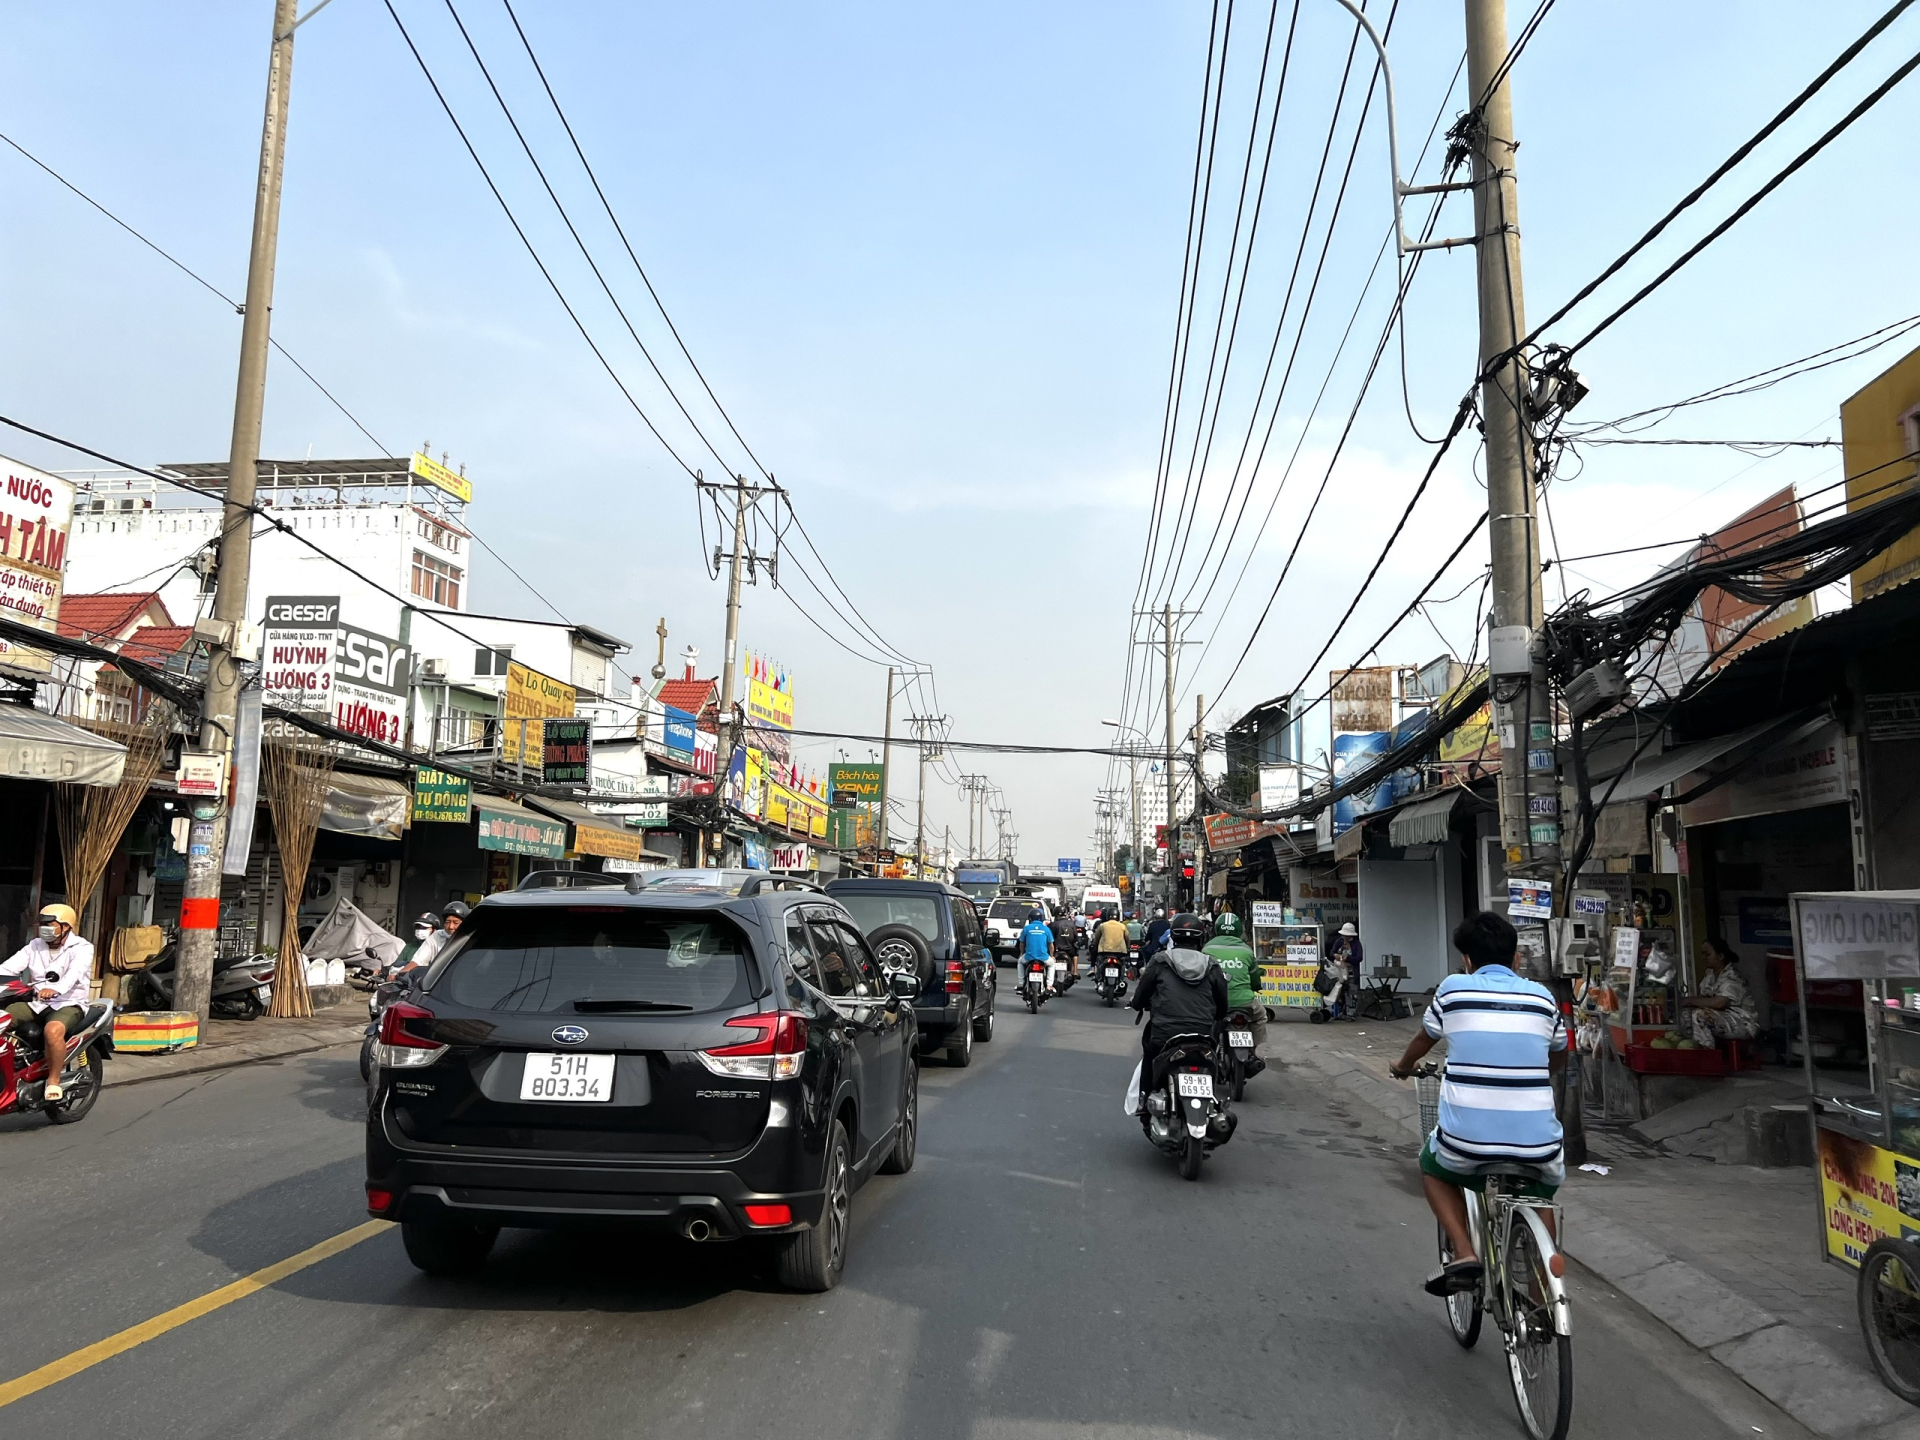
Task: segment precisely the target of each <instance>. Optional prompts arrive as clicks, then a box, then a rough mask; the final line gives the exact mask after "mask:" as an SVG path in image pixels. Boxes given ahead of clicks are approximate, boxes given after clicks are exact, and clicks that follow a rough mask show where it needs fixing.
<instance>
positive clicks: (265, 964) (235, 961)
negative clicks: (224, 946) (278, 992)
mask: <svg viewBox="0 0 1920 1440" xmlns="http://www.w3.org/2000/svg"><path fill="white" fill-rule="evenodd" d="M179 958H180V954H179V947H178V945H177V944H174V943H169V944H168V945H167V946H166V948H165V949H163V950H162V951H161V952H160V953H159V954H158V955H156V956H154V957H153V960H152V961H151V962H150V963H149V964H148V965H147V967H146V969H144V970H136V971H134V972H133V974H131V975H130V976H128V977H127V979H128V981H129V984H128V986H127V997H126V1001H127V1008H128V1009H129V1010H171V1009H173V980H174V971H175V967H176V966H177V964H178V962H179ZM272 1001H273V957H272V956H271V955H230V956H227V957H225V958H224V959H218V960H215V961H214V962H213V1003H212V1007H211V1009H212V1013H213V1014H215V1015H220V1016H224V1017H227V1018H229V1019H235V1020H258V1019H259V1018H260V1017H261V1016H262V1015H264V1014H266V1013H267V1006H268V1005H269V1004H271V1003H272Z"/></svg>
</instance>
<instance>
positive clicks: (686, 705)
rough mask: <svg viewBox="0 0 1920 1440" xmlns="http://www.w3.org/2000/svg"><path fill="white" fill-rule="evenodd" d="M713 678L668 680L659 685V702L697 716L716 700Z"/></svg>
mask: <svg viewBox="0 0 1920 1440" xmlns="http://www.w3.org/2000/svg"><path fill="white" fill-rule="evenodd" d="M716 683H717V682H715V681H713V680H668V681H666V682H664V683H663V684H662V685H661V686H660V702H661V703H662V704H663V705H671V706H672V707H673V708H674V709H676V710H685V711H686V712H687V713H688V714H690V715H694V716H698V715H700V714H702V713H703V712H704V711H705V710H706V708H707V707H708V706H709V705H713V704H715V703H716V701H717V697H716V696H715V694H714V686H715V684H716Z"/></svg>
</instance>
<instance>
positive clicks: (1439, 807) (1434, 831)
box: [1387, 785, 1464, 847]
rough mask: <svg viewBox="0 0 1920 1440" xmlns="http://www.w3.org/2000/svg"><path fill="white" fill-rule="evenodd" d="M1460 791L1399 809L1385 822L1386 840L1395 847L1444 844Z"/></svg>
mask: <svg viewBox="0 0 1920 1440" xmlns="http://www.w3.org/2000/svg"><path fill="white" fill-rule="evenodd" d="M1463 792H1464V787H1463V786H1459V785H1455V786H1452V787H1450V788H1449V789H1447V790H1444V791H1442V792H1441V793H1440V794H1438V795H1434V796H1431V797H1430V798H1428V799H1425V800H1416V801H1414V802H1413V803H1412V804H1411V805H1406V806H1403V807H1401V808H1400V809H1399V810H1397V811H1395V812H1394V816H1393V818H1392V819H1391V820H1389V821H1388V822H1387V838H1388V839H1389V840H1391V841H1392V842H1393V843H1394V844H1395V845H1396V846H1402V847H1404V846H1407V845H1440V844H1444V843H1445V841H1446V838H1447V834H1448V832H1449V831H1450V830H1451V828H1452V823H1453V807H1454V806H1455V805H1456V804H1458V803H1459V800H1460V796H1461V794H1462V793H1463Z"/></svg>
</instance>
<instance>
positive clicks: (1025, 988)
mask: <svg viewBox="0 0 1920 1440" xmlns="http://www.w3.org/2000/svg"><path fill="white" fill-rule="evenodd" d="M1047 968H1048V965H1047V962H1046V961H1045V960H1034V959H1026V960H1022V961H1021V962H1020V989H1019V990H1018V992H1016V993H1018V994H1019V996H1020V998H1021V999H1022V1000H1024V1001H1026V1002H1027V1009H1028V1010H1029V1011H1030V1012H1031V1013H1033V1014H1035V1015H1038V1014H1039V1013H1040V1007H1041V1006H1042V1005H1044V1004H1046V1003H1047V997H1048V996H1049V995H1051V994H1052V993H1053V987H1052V986H1051V985H1049V984H1048V983H1047Z"/></svg>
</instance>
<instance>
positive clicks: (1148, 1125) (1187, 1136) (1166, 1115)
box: [1134, 1019, 1238, 1180]
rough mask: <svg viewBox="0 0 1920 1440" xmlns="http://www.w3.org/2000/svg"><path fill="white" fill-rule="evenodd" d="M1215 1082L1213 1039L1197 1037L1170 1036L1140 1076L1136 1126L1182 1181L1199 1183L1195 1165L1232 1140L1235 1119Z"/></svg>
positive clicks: (1217, 1074)
mask: <svg viewBox="0 0 1920 1440" xmlns="http://www.w3.org/2000/svg"><path fill="white" fill-rule="evenodd" d="M1134 1023H1136V1024H1138V1023H1139V1021H1138V1020H1137V1019H1136V1020H1135V1022H1134ZM1219 1078H1220V1077H1219V1071H1218V1064H1217V1062H1216V1060H1215V1056H1214V1044H1213V1041H1212V1040H1211V1039H1210V1038H1209V1037H1208V1036H1205V1035H1201V1034H1186V1035H1175V1036H1173V1037H1172V1038H1170V1039H1169V1040H1168V1041H1167V1043H1166V1044H1165V1045H1163V1046H1162V1047H1161V1048H1160V1053H1159V1054H1158V1055H1156V1056H1154V1057H1153V1073H1152V1075H1151V1076H1143V1077H1142V1078H1141V1082H1140V1112H1139V1113H1140V1128H1141V1129H1142V1130H1143V1131H1145V1132H1146V1136H1147V1139H1149V1140H1151V1141H1152V1142H1153V1143H1154V1145H1156V1146H1157V1147H1158V1148H1160V1149H1161V1150H1164V1151H1166V1152H1167V1154H1169V1155H1173V1156H1176V1157H1178V1159H1179V1161H1180V1178H1181V1179H1182V1180H1198V1179H1199V1178H1200V1162H1201V1161H1202V1160H1204V1159H1205V1158H1206V1156H1207V1155H1208V1154H1209V1153H1210V1152H1212V1151H1213V1150H1214V1149H1216V1148H1218V1147H1219V1146H1221V1145H1224V1144H1226V1143H1227V1141H1229V1140H1231V1139H1232V1138H1233V1131H1234V1127H1235V1125H1236V1124H1237V1123H1238V1121H1237V1120H1236V1118H1235V1116H1234V1113H1233V1111H1231V1110H1229V1109H1228V1108H1227V1105H1226V1103H1225V1101H1223V1100H1222V1099H1221V1097H1220V1093H1219V1089H1220V1087H1219Z"/></svg>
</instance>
